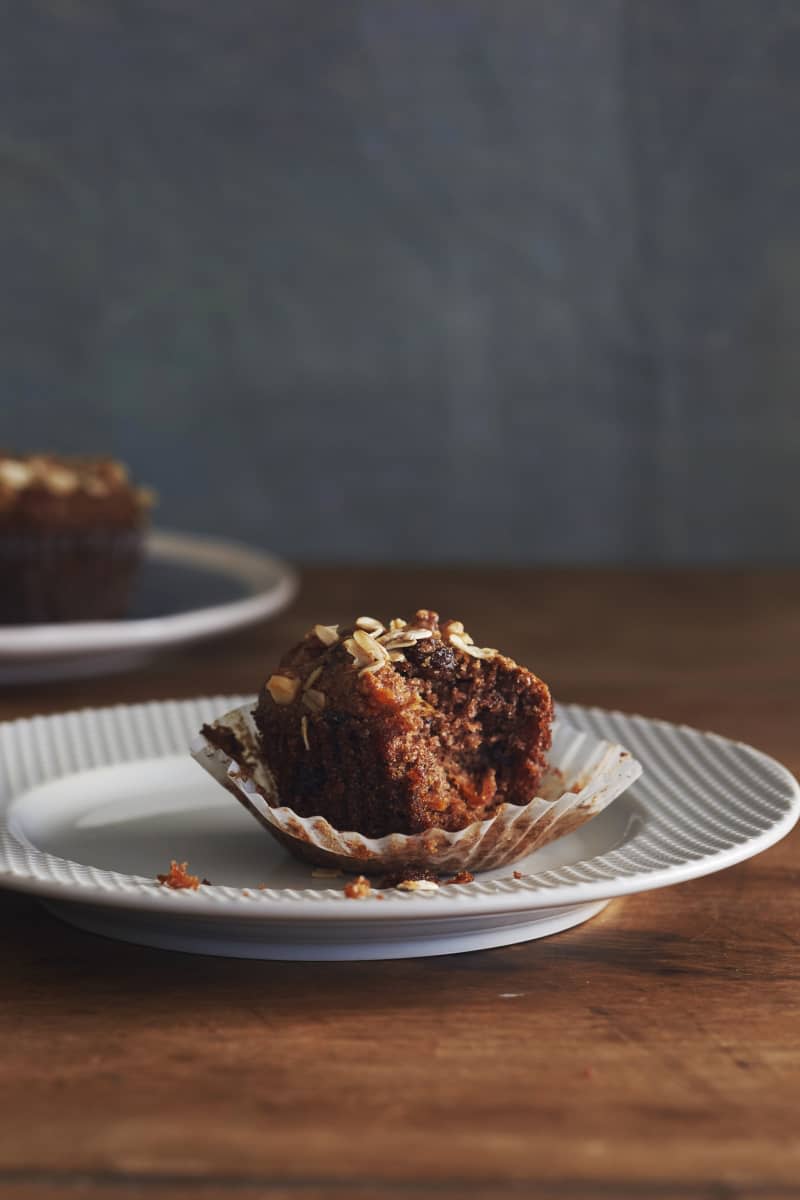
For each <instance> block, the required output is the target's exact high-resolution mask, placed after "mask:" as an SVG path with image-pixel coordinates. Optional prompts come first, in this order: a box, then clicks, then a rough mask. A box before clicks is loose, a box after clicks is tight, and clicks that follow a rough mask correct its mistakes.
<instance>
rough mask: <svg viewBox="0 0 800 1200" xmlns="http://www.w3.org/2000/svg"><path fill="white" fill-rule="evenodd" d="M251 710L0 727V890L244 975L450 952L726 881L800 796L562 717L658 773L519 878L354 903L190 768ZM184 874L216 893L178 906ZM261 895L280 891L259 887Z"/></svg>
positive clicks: (175, 706) (628, 733)
mask: <svg viewBox="0 0 800 1200" xmlns="http://www.w3.org/2000/svg"><path fill="white" fill-rule="evenodd" d="M244 699H245V697H237V696H221V697H215V698H209V699H203V700H191V701H167V702H159V703H152V704H142V705H132V706H121V707H116V708H107V709H88V710H85V711H83V712H73V713H66V714H63V715H58V716H52V717H35V718H32V719H30V720H22V721H14V722H8V723H6V724H3V725H0V884H3V885H5V886H8V887H11V888H16V889H18V890H20V891H26V892H31V893H33V894H35V895H38V896H40V897H41V898H42V900H43V901H44V902H45V904H46V905H47V907H48V908H50V909H51V910H52V911H53V912H55V913H56V914H57V915H58V916H60V917H62V918H63V919H64V920H66V921H69V922H71V923H72V924H75V925H78V926H81V927H82V928H84V929H89V930H92V931H94V932H97V933H102V934H106V935H108V936H111V937H116V938H122V939H124V940H127V941H132V942H139V943H143V944H145V945H151V946H161V947H165V948H168V949H174V950H188V951H193V952H196V953H202V954H223V955H230V956H235V957H248V958H282V959H368V958H402V957H413V956H421V955H431V954H450V953H455V952H458V951H462V950H477V949H482V948H484V947H487V946H499V945H506V944H510V943H512V942H520V941H526V940H528V939H531V938H537V937H542V936H545V935H546V934H550V933H556V932H557V931H559V930H561V929H567V928H569V927H570V926H572V925H576V924H579V923H580V922H581V921H585V920H586V919H587V918H588V917H591V916H593V915H594V914H595V913H597V912H599V911H600V909H602V908H603V907H604V906H605V904H606V903H607V902H608V900H610V899H611V898H612V897H615V896H622V895H625V894H627V893H630V892H640V891H647V890H649V889H651V888H657V887H664V886H666V885H667V884H672V883H680V882H682V881H684V880H687V879H692V878H695V877H696V876H699V875H706V874H709V873H711V872H713V871H719V870H721V869H722V868H723V867H728V866H731V865H732V864H734V863H737V862H741V861H742V860H743V859H746V858H749V857H750V856H752V855H754V854H757V853H758V852H759V851H761V850H763V849H765V848H766V847H767V846H770V845H772V843H773V842H776V841H778V840H779V839H780V838H781V837H783V836H784V835H785V834H786V833H788V831H789V830H790V829H791V827H792V826H793V825H794V823H795V822H796V821H797V819H798V815H800V788H798V784H797V782H796V780H795V779H794V778H793V777H792V775H790V773H789V772H788V771H787V770H786V769H785V768H784V767H782V766H781V765H780V764H779V763H777V762H775V761H774V760H773V759H770V758H768V757H767V756H766V755H764V754H761V753H760V752H759V751H758V750H754V749H752V748H751V747H749V746H745V745H742V744H741V743H739V742H732V741H728V740H727V739H725V738H721V737H718V736H716V735H714V734H709V733H700V732H698V731H697V730H694V729H688V728H686V727H685V726H677V725H669V724H666V723H665V722H662V721H653V720H648V719H646V718H644V717H630V716H625V715H623V714H620V713H611V712H605V711H604V710H601V709H584V708H578V707H576V706H573V705H562V706H561V707H560V709H559V716H560V717H561V718H562V719H566V720H568V721H569V722H570V723H571V724H573V725H576V726H577V727H579V728H582V729H585V730H588V731H589V732H592V733H594V734H597V735H598V736H600V737H603V738H608V739H609V740H611V741H617V742H621V743H622V744H623V745H625V746H627V747H628V748H629V749H630V750H631V752H632V753H633V754H634V755H635V756H636V758H637V759H639V761H640V762H641V763H642V765H643V767H644V774H643V775H642V777H641V778H640V779H639V780H637V782H636V783H635V784H634V785H633V787H631V788H630V789H629V790H628V791H626V792H625V793H623V795H622V796H620V797H619V798H618V799H617V800H616V801H615V802H614V803H613V804H612V805H610V807H609V808H607V809H606V810H605V811H604V812H603V813H601V814H600V815H599V816H598V817H596V818H595V819H594V820H592V821H590V822H588V823H587V824H586V825H584V826H583V827H582V828H581V829H579V830H577V831H576V832H575V833H573V834H571V835H570V836H569V837H565V838H562V839H561V840H560V841H556V842H553V843H552V844H551V845H549V846H546V847H544V848H543V849H542V850H538V851H536V853H534V854H532V855H531V856H530V857H529V858H527V859H524V860H523V861H522V862H519V863H517V864H515V869H516V870H517V871H519V872H521V873H522V878H520V879H517V878H515V877H514V875H513V872H512V869H511V868H509V867H504V868H501V869H500V870H498V871H493V872H488V873H487V874H485V875H480V876H478V878H477V879H476V880H475V882H474V883H471V884H466V885H455V886H449V887H443V888H441V889H440V890H439V891H438V892H434V893H432V894H424V893H421V892H415V893H401V892H397V891H387V892H386V893H385V897H386V898H385V899H384V900H382V901H378V900H377V899H369V900H348V899H347V898H346V897H345V896H344V894H343V885H344V883H345V879H344V878H343V877H342V878H339V879H319V878H315V877H313V876H312V874H311V868H309V867H306V866H303V865H302V864H299V863H296V862H294V860H292V859H290V858H289V857H288V856H287V855H286V854H285V853H284V852H283V851H282V850H281V849H280V848H279V847H278V846H277V844H276V843H275V842H274V841H273V840H272V838H271V837H270V836H269V835H268V834H267V833H265V832H263V831H262V830H260V829H259V828H258V826H257V825H256V824H255V822H254V821H253V819H252V817H250V816H249V815H248V814H247V813H246V812H245V810H244V809H243V808H241V807H240V806H239V805H238V804H236V803H235V801H234V800H233V798H232V797H229V796H227V795H226V794H225V792H224V791H223V790H222V789H221V788H220V787H219V785H218V784H216V783H215V782H214V781H213V780H212V779H211V778H210V776H208V775H206V774H205V773H204V772H203V771H202V770H201V768H200V767H199V766H198V765H197V764H196V763H195V762H194V761H193V760H192V759H191V758H190V757H189V755H188V753H187V751H186V746H187V745H188V743H189V741H190V740H191V738H192V736H193V735H194V733H195V732H196V730H197V729H198V728H199V726H200V725H201V724H202V723H203V722H204V721H207V720H210V719H211V718H213V717H214V716H216V715H218V714H219V713H222V712H226V711H228V710H229V709H231V708H233V707H234V706H235V705H237V704H240V703H243V701H244ZM171 858H177V859H188V860H189V864H190V869H192V870H193V871H195V872H196V873H197V874H199V875H201V876H205V877H207V878H209V879H210V880H211V881H212V886H206V887H201V888H200V889H199V890H198V891H196V892H189V891H180V892H175V891H170V890H168V889H166V888H162V887H159V886H157V884H156V883H155V882H154V876H155V875H156V874H157V873H158V872H159V871H165V870H166V869H167V867H168V865H169V860H170V859H171ZM260 884H266V885H267V886H266V888H264V889H263V890H259V885H260Z"/></svg>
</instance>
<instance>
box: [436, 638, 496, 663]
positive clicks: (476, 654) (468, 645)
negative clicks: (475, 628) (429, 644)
mask: <svg viewBox="0 0 800 1200" xmlns="http://www.w3.org/2000/svg"><path fill="white" fill-rule="evenodd" d="M467 637H469V634H466V635H464V634H461V633H451V634H450V636H449V638H448V639H447V640H448V641H449V642H450V645H451V646H455V648H456V650H463V651H464V653H465V654H469V655H470V657H471V658H493V657H494V655H495V654H497V651H496V650H493V649H492V648H491V646H474V645H473V644H472V638H470V639H469V641H467Z"/></svg>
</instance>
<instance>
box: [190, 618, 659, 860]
mask: <svg viewBox="0 0 800 1200" xmlns="http://www.w3.org/2000/svg"><path fill="white" fill-rule="evenodd" d="M192 754H193V756H194V757H195V759H196V760H197V762H198V763H200V765H201V766H202V767H203V768H204V769H205V770H206V771H208V772H209V773H210V774H211V775H212V776H213V778H214V779H215V780H216V781H217V782H218V783H220V784H221V785H222V786H223V787H224V788H226V790H227V791H228V792H230V793H231V794H232V795H233V796H235V797H236V799H237V800H238V801H239V802H240V803H241V804H242V805H243V806H244V807H245V808H246V809H247V811H248V812H249V813H251V814H252V816H253V817H255V818H256V820H257V821H258V822H259V823H260V824H261V825H262V826H263V828H265V829H266V830H268V831H269V833H270V834H271V835H272V836H273V837H274V838H275V839H276V840H277V841H279V842H280V843H281V844H282V845H283V846H284V847H285V848H286V849H287V850H289V851H290V853H292V854H293V855H295V857H297V858H301V859H304V860H305V861H307V862H311V863H313V864H316V865H318V866H325V867H334V866H335V867H337V868H339V869H343V870H346V871H352V872H354V873H356V874H360V873H361V872H362V871H363V872H366V873H368V874H369V873H371V872H374V871H376V870H377V871H380V872H381V874H382V875H384V876H386V874H387V872H388V873H389V875H396V876H397V877H398V878H400V879H408V878H413V877H418V876H419V873H420V872H423V873H424V874H425V875H426V877H427V873H429V872H432V873H433V875H434V876H436V875H443V874H444V873H447V874H450V875H452V874H453V873H462V872H465V871H468V872H473V871H484V870H489V869H492V868H495V867H500V866H504V865H506V864H508V863H511V862H515V861H517V860H518V859H520V858H522V857H524V856H526V855H528V854H530V853H531V851H533V850H536V849H538V847H540V846H542V845H544V844H545V843H546V842H549V841H552V840H553V839H555V838H558V837H562V836H564V835H566V834H568V833H571V832H573V830H575V829H577V828H578V827H579V826H580V825H582V824H583V823H584V822H585V821H587V820H589V819H590V818H591V817H593V816H595V815H596V814H597V813H598V812H601V811H602V809H603V808H604V807H605V806H606V805H607V804H609V803H610V802H611V801H612V800H613V799H615V797H616V796H618V795H619V794H620V792H622V791H624V789H625V788H626V787H628V785H629V784H630V783H632V782H633V780H634V779H635V778H636V777H637V776H638V774H639V773H640V771H641V767H640V766H639V764H638V763H637V762H636V761H635V760H634V759H633V758H632V757H631V755H630V754H629V753H628V751H626V750H625V749H624V748H623V747H622V746H619V745H616V744H615V743H611V742H606V741H604V740H603V739H601V738H597V737H594V736H593V735H591V734H588V733H586V732H584V731H581V730H577V729H573V728H571V727H570V726H569V725H568V724H566V723H565V722H564V721H556V722H553V704H552V700H551V697H550V692H549V689H548V687H547V685H546V684H545V683H543V682H542V680H541V679H539V678H537V676H536V675H534V674H533V673H532V672H531V671H528V670H526V669H525V668H524V667H521V666H519V665H518V664H517V663H515V662H514V661H513V660H512V659H510V658H508V657H506V656H505V655H503V654H500V653H499V652H498V651H496V650H491V649H488V648H486V647H481V646H477V645H475V643H474V641H473V639H472V638H471V637H470V635H469V634H468V633H467V632H466V630H465V629H464V626H463V624H462V623H461V622H460V621H455V620H448V621H440V620H439V617H438V615H437V614H436V613H435V612H432V611H430V610H428V609H420V610H419V611H418V612H417V613H416V615H415V617H414V620H413V621H410V622H407V621H404V620H401V619H399V618H396V619H394V620H392V621H390V622H388V624H386V625H384V624H383V623H381V622H380V621H378V620H376V619H375V618H373V617H359V618H358V619H357V620H356V621H355V623H354V624H352V625H349V626H347V627H341V628H340V627H339V626H338V625H315V626H314V628H313V629H312V630H310V631H309V632H308V633H307V634H306V636H305V637H304V638H303V639H302V641H300V642H299V643H298V644H297V645H295V646H293V647H292V648H291V649H290V650H288V651H287V652H286V653H285V654H284V655H283V657H282V658H281V660H280V663H279V666H278V668H277V670H276V671H275V672H274V673H273V674H272V675H270V676H269V678H268V679H267V681H266V683H265V684H264V685H263V686H262V688H261V690H260V692H259V695H258V698H257V700H256V703H255V706H254V704H253V701H250V703H248V704H244V705H240V707H239V708H235V709H233V711H231V712H228V713H225V714H224V715H222V716H220V717H218V718H217V719H216V720H214V721H213V722H212V723H211V724H207V725H204V726H203V729H202V731H201V733H200V735H199V736H198V737H197V738H196V739H195V741H194V742H193V744H192ZM460 877H461V876H460V874H459V878H460Z"/></svg>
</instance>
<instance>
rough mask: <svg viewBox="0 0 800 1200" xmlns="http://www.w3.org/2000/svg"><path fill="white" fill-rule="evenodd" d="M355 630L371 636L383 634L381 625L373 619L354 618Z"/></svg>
mask: <svg viewBox="0 0 800 1200" xmlns="http://www.w3.org/2000/svg"><path fill="white" fill-rule="evenodd" d="M356 628H357V629H364V630H366V632H367V633H372V634H376V633H383V632H384V627H383V624H382V623H381V622H380V621H378V620H376V618H375V617H356Z"/></svg>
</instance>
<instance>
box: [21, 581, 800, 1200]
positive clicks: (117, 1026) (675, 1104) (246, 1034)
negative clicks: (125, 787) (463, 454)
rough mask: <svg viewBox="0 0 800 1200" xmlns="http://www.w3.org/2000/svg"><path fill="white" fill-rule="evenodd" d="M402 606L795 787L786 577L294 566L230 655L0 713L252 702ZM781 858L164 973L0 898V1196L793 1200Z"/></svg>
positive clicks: (793, 851)
mask: <svg viewBox="0 0 800 1200" xmlns="http://www.w3.org/2000/svg"><path fill="white" fill-rule="evenodd" d="M422 605H425V606H431V607H435V608H438V609H439V610H440V611H442V612H443V613H450V614H452V615H457V616H459V617H462V618H463V619H464V620H465V622H466V623H467V626H468V628H470V629H472V630H473V631H474V633H475V634H476V636H477V637H478V639H479V640H480V641H481V642H485V643H488V644H500V645H502V646H503V647H504V648H507V649H508V651H509V652H510V653H512V654H514V655H515V656H516V657H518V658H520V659H521V660H522V661H524V662H528V663H530V664H531V665H532V666H534V667H535V669H536V670H537V671H539V673H540V674H542V675H543V676H544V677H545V678H546V679H548V680H549V681H550V682H551V683H552V685H553V688H554V691H555V692H556V694H557V695H558V696H560V697H562V698H564V699H569V700H575V701H580V702H584V703H595V704H601V705H606V706H611V707H619V708H622V709H626V710H638V711H640V712H644V713H647V714H650V715H655V716H661V717H667V718H670V719H673V720H677V721H687V722H689V723H691V724H693V725H698V726H701V727H706V728H713V729H716V730H719V731H720V732H722V733H725V734H730V735H732V736H733V737H737V738H742V739H744V740H746V741H750V742H753V743H755V744H756V745H758V746H760V747H762V748H763V749H764V750H766V751H768V752H770V753H772V754H774V755H776V756H777V757H778V758H780V759H782V760H783V761H784V762H786V763H787V764H788V765H789V766H790V767H792V768H793V769H794V770H795V771H798V770H799V769H800V742H799V741H798V715H800V714H799V709H800V705H798V694H799V691H800V689H799V688H798V680H800V572H788V571H784V572H779V571H761V572H731V571H726V572H714V573H711V572H696V573H689V572H685V571H674V572H672V571H671V572H662V573H657V574H656V573H632V572H623V571H589V570H574V571H538V572H536V571H514V570H466V569H464V570H456V571H434V570H424V571H422V570H420V571H416V572H413V571H412V572H409V571H401V570H397V569H386V570H383V569H381V570H375V569H361V570H356V569H348V570H342V569H333V568H331V569H321V568H317V569H314V570H309V571H307V572H306V574H305V579H304V589H303V592H302V595H301V598H300V600H299V602H298V603H297V604H296V605H295V606H294V608H293V609H292V610H291V611H290V612H289V613H288V614H286V615H285V616H283V617H282V618H281V619H279V620H277V621H275V622H274V623H273V624H271V625H267V626H265V627H263V628H260V629H258V630H257V631H255V632H254V633H249V634H247V635H242V636H237V637H235V638H231V639H228V640H225V641H219V642H217V643H216V644H214V645H209V646H207V647H202V648H196V649H192V650H188V651H185V652H183V653H180V654H173V655H168V656H166V655H165V656H164V657H163V658H162V659H161V661H160V662H158V663H157V664H156V665H154V666H152V667H151V668H149V669H148V670H144V671H141V672H140V673H138V674H131V675H126V676H120V677H118V678H106V679H98V680H96V681H92V682H80V683H75V684H58V685H54V686H51V687H45V686H41V687H37V688H24V689H22V688H21V689H17V690H12V689H7V690H5V691H4V692H3V693H2V696H1V697H0V715H2V716H3V717H11V716H17V715H22V714H26V713H33V712H36V711H40V712H44V711H54V710H57V709H66V708H71V707H76V706H80V705H85V704H107V703H111V702H116V701H133V700H140V699H144V698H151V697H166V696H190V695H194V694H199V693H203V692H216V691H227V690H230V691H238V690H247V689H250V688H254V687H255V685H256V684H257V683H258V681H259V679H260V678H261V677H262V675H263V674H264V672H265V671H267V670H268V669H269V667H270V665H271V664H273V663H274V661H275V656H276V654H277V652H278V650H279V648H280V647H281V646H283V645H284V644H285V643H286V642H287V641H289V640H291V639H293V638H294V637H295V636H297V635H299V634H300V633H302V632H303V631H304V630H305V629H306V628H307V627H308V626H309V625H310V624H311V623H313V622H315V621H317V620H322V621H331V620H336V619H338V618H340V617H344V616H347V615H348V614H356V612H357V611H358V612H368V613H377V614H379V615H382V616H383V615H394V614H395V613H401V614H403V613H409V612H411V611H413V609H414V607H415V606H422ZM799 852H800V836H798V834H796V833H795V834H793V835H791V836H790V837H788V838H787V839H786V840H785V841H783V842H782V843H780V844H779V845H778V846H776V847H774V848H773V849H771V850H769V851H768V852H766V853H765V854H762V855H760V856H759V857H758V858H756V859H754V860H752V861H750V862H747V863H744V864H743V865H742V866H739V867H735V868H732V869H730V870H728V871H725V872H723V873H721V874H718V875H713V876H711V877H709V878H706V879H700V880H698V881H696V882H694V883H688V884H684V885H682V886H679V887H676V888H672V889H667V890H665V891H660V892H653V893H650V894H646V895H641V896H633V897H630V898H628V899H625V900H620V901H616V902H614V903H612V904H611V905H610V906H609V907H608V908H607V909H606V910H605V912H603V913H602V914H601V915H600V916H598V917H597V918H596V919H595V920H594V921H592V922H590V923H589V924H587V925H585V926H583V927H581V928H579V929H575V930H572V931H570V932H568V933H562V934H559V935H558V936H556V937H553V938H551V939H549V940H545V941H540V942H532V943H529V944H527V945H518V946H511V947H509V948H508V949H499V950H489V951H484V952H481V953H474V954H464V955H460V956H459V955H455V956H452V957H448V958H438V959H437V958H434V959H422V960H420V961H401V962H378V963H341V964H334V963H319V964H313V963H309V964H303V963H269V962H263V963H262V962H247V961H235V960H226V959H212V958H196V957H191V956H188V955H185V956H184V955H176V954H169V953H165V952H160V951H155V950H147V949H140V948H137V947H135V946H127V945H122V944H117V943H115V942H110V941H104V940H102V939H100V938H96V937H92V936H90V935H88V934H83V933H80V932H78V931H76V930H74V929H70V928H67V927H66V926H63V925H61V924H59V923H58V921H56V920H55V919H54V918H51V917H50V916H48V915H46V914H45V913H44V912H43V911H42V910H40V908H39V907H38V906H37V905H36V904H35V903H34V902H33V901H31V900H30V899H27V898H23V897H18V896H14V895H11V894H10V893H5V894H2V895H0V913H1V914H2V916H3V918H4V923H3V929H4V947H3V955H2V984H1V986H0V1005H1V1007H0V1046H2V1054H1V1055H0V1077H1V1078H2V1085H3V1086H2V1091H1V1092H0V1095H2V1097H3V1102H2V1120H0V1195H2V1196H3V1198H4V1200H5V1198H6V1197H9V1198H13V1200H16V1198H17V1197H19V1198H20V1200H34V1198H35V1200H43V1198H44V1197H48V1198H49V1197H64V1198H65V1200H67V1198H72V1197H84V1196H85V1197H92V1198H93V1200H94V1198H98V1200H99V1198H105V1197H127V1196H144V1197H152V1198H155V1197H159V1198H160V1197H165V1198H167V1200H189V1198H190V1197H191V1198H192V1200H195V1198H197V1197H201V1198H202V1197H217V1196H228V1195H230V1196H235V1197H237V1200H256V1198H257V1197H258V1198H259V1200H261V1198H264V1200H284V1198H286V1200H289V1198H291V1200H322V1198H325V1200H328V1198H331V1200H333V1198H337V1197H342V1198H344V1197H346V1198H347V1200H354V1198H356V1197H358V1198H359V1200H360V1198H362V1197H364V1198H369V1200H390V1198H391V1200H394V1198H396V1197H400V1196H409V1197H415V1198H416V1197H426V1196H429V1195H430V1196H433V1195H437V1196H442V1197H454V1198H455V1197H458V1198H459V1200H461V1198H462V1197H465V1198H470V1200H478V1198H480V1200H483V1198H484V1197H485V1198H487V1200H489V1198H491V1200H494V1198H495V1197H503V1196H506V1195H508V1196H517V1195H520V1196H523V1195H544V1196H553V1197H558V1198H560V1200H564V1198H576V1200H577V1198H584V1197H585V1198H587V1200H595V1198H603V1200H615V1198H617V1197H621V1198H622V1197H634V1198H637V1200H638V1198H639V1197H643V1198H645V1200H646V1198H652V1197H657V1198H659V1200H664V1198H667V1197H683V1198H695V1197H709V1198H711V1197H715V1198H720V1200H721V1198H729V1197H739V1196H741V1197H759V1198H761V1200H763V1198H764V1197H773V1196H775V1197H778V1196H789V1195H793V1196H796V1195H800V854H799Z"/></svg>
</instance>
